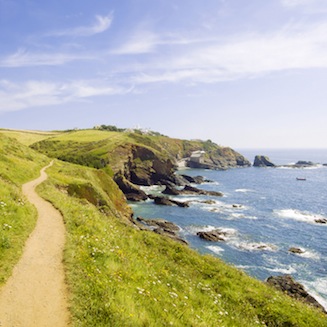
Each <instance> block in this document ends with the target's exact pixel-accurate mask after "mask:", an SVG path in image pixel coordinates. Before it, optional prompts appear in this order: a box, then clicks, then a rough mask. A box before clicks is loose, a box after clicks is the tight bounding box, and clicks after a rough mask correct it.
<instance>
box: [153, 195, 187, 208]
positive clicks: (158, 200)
mask: <svg viewBox="0 0 327 327" xmlns="http://www.w3.org/2000/svg"><path fill="white" fill-rule="evenodd" d="M149 198H150V199H152V200H153V201H154V204H157V205H163V206H178V207H182V208H187V207H189V204H188V202H181V201H176V200H172V199H170V198H168V197H166V196H153V195H150V196H149Z"/></svg>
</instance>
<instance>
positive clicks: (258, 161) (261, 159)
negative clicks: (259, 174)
mask: <svg viewBox="0 0 327 327" xmlns="http://www.w3.org/2000/svg"><path fill="white" fill-rule="evenodd" d="M253 166H254V167H276V165H275V164H274V163H272V162H271V161H270V159H269V158H268V157H267V156H259V155H257V156H255V158H254V163H253Z"/></svg>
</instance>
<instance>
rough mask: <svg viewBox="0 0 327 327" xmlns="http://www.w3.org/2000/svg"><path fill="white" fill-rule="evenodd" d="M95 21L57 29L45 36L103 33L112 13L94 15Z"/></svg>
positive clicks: (111, 19) (108, 25)
mask: <svg viewBox="0 0 327 327" xmlns="http://www.w3.org/2000/svg"><path fill="white" fill-rule="evenodd" d="M95 19H96V21H95V23H94V24H93V25H91V26H79V27H75V28H72V29H67V30H62V31H57V32H53V33H50V34H48V35H47V36H92V35H94V34H99V33H103V32H105V31H106V30H108V29H109V28H110V26H111V24H112V21H113V13H112V12H111V13H110V14H109V15H107V16H100V15H97V16H95Z"/></svg>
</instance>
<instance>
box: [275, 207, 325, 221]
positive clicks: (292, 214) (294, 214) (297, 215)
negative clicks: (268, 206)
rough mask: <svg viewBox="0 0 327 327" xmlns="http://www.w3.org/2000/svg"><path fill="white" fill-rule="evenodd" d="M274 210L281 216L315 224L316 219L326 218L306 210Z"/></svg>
mask: <svg viewBox="0 0 327 327" xmlns="http://www.w3.org/2000/svg"><path fill="white" fill-rule="evenodd" d="M274 212H275V213H276V214H277V215H278V216H279V217H281V218H289V219H293V220H297V221H302V222H306V223H312V224H317V221H316V220H319V219H327V218H326V217H324V216H322V215H319V214H315V213H312V212H308V211H300V210H296V209H282V210H274Z"/></svg>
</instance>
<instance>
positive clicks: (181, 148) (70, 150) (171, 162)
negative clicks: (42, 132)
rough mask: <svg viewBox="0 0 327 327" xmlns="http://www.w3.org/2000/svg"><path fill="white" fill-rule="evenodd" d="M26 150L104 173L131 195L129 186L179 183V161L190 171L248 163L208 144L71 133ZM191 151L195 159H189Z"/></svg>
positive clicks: (136, 135)
mask: <svg viewBox="0 0 327 327" xmlns="http://www.w3.org/2000/svg"><path fill="white" fill-rule="evenodd" d="M32 147H33V148H34V149H36V150H38V151H40V152H42V153H45V154H47V155H48V156H51V157H55V158H58V159H61V160H64V161H69V162H73V163H77V164H81V165H85V166H91V167H94V168H98V169H99V168H100V169H104V170H106V171H107V172H109V174H110V175H111V176H112V177H114V179H115V180H116V182H117V183H118V184H119V185H120V187H121V189H126V190H129V192H130V193H131V194H134V193H135V192H136V193H137V192H138V191H137V189H138V188H137V187H136V190H135V189H134V188H133V185H134V186H135V184H136V185H154V184H168V183H174V184H180V181H179V180H178V176H176V175H175V171H176V169H177V162H178V160H179V159H181V158H184V159H186V162H187V164H188V165H189V167H192V168H208V169H228V168H234V167H244V166H249V165H250V162H249V161H248V160H246V159H245V158H244V157H243V156H242V155H240V154H239V153H237V152H236V151H234V150H232V149H230V148H226V147H221V146H218V145H217V144H215V143H213V142H211V141H205V142H204V141H186V140H179V139H172V138H169V137H165V136H162V135H159V136H158V135H142V134H139V133H123V132H120V133H119V132H104V131H95V130H86V131H73V132H70V133H64V134H63V135H61V136H58V137H53V138H49V139H47V140H43V141H41V142H38V143H35V144H33V145H32ZM195 152H199V153H200V156H197V155H194V153H195ZM125 194H126V193H125ZM139 195H140V196H141V197H142V196H143V195H142V194H139Z"/></svg>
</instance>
